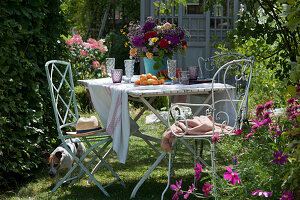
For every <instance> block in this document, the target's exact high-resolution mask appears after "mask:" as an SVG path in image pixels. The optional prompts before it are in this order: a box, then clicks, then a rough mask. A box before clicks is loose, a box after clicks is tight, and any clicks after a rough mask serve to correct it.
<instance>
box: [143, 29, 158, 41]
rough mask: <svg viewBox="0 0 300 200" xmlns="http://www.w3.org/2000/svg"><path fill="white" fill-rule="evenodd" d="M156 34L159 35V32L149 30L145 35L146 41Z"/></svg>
mask: <svg viewBox="0 0 300 200" xmlns="http://www.w3.org/2000/svg"><path fill="white" fill-rule="evenodd" d="M156 36H157V33H156V32H153V31H151V32H148V33H146V34H145V35H144V39H145V40H146V41H148V40H149V38H154V37H156Z"/></svg>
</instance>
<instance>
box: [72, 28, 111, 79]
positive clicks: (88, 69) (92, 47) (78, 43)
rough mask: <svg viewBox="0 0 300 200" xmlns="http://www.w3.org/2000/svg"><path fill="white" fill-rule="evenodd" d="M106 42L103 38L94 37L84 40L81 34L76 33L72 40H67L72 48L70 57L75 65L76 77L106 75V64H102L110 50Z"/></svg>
mask: <svg viewBox="0 0 300 200" xmlns="http://www.w3.org/2000/svg"><path fill="white" fill-rule="evenodd" d="M104 42H105V41H104V40H103V39H101V40H99V41H97V40H95V39H93V38H89V39H88V40H87V41H86V42H83V41H82V37H81V36H80V35H79V34H76V35H74V36H73V37H72V38H71V39H70V40H66V44H67V47H68V49H69V50H70V54H69V58H70V61H71V63H72V64H73V66H74V69H75V74H74V75H75V77H76V78H79V79H85V78H87V77H92V78H94V77H102V76H105V75H106V70H105V66H104V65H101V63H102V62H103V60H104V56H105V53H106V52H107V51H108V49H107V46H105V45H104Z"/></svg>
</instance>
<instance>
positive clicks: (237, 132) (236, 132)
mask: <svg viewBox="0 0 300 200" xmlns="http://www.w3.org/2000/svg"><path fill="white" fill-rule="evenodd" d="M242 132H243V130H242V129H238V130H236V131H234V133H235V134H237V135H240V134H242Z"/></svg>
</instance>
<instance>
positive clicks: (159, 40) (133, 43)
mask: <svg viewBox="0 0 300 200" xmlns="http://www.w3.org/2000/svg"><path fill="white" fill-rule="evenodd" d="M125 29H126V30H125ZM121 32H122V33H123V34H124V35H125V34H126V36H127V38H128V40H129V41H128V42H126V43H125V46H128V45H129V46H130V57H131V58H132V59H135V60H136V61H138V59H139V58H140V57H142V58H145V60H146V59H149V60H152V61H150V62H152V64H153V69H154V70H159V69H161V67H162V66H165V65H166V63H165V62H166V60H167V58H169V59H172V56H173V54H174V53H176V52H177V51H180V52H181V54H182V55H183V54H184V51H185V50H186V48H187V42H186V40H185V38H186V37H188V36H189V33H188V32H187V31H186V30H184V29H183V28H182V27H178V26H176V25H175V24H170V23H169V22H166V21H160V20H159V19H156V18H153V17H148V18H147V20H146V22H145V25H141V24H140V23H139V22H137V23H133V22H131V23H130V24H129V26H125V28H123V29H121ZM147 62H149V61H147V60H146V62H145V63H147ZM145 67H146V66H145ZM146 73H147V69H146Z"/></svg>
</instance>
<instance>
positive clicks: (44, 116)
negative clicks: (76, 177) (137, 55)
mask: <svg viewBox="0 0 300 200" xmlns="http://www.w3.org/2000/svg"><path fill="white" fill-rule="evenodd" d="M60 3H61V1H59V0H51V1H43V0H30V1H28V0H1V3H0V85H1V87H0V102H1V103H0V187H1V188H2V187H7V186H8V185H10V186H13V185H16V184H17V183H18V184H19V183H20V180H21V179H20V177H22V178H26V177H29V176H30V174H29V170H33V169H36V168H37V167H38V166H39V165H40V164H41V163H42V158H41V155H40V153H41V152H42V150H46V149H47V148H48V147H49V145H51V143H52V144H53V142H55V140H52V138H56V129H55V128H54V127H55V126H54V125H55V122H54V118H53V111H52V109H49V108H51V104H50V99H49V96H50V95H49V90H48V83H47V79H46V76H45V71H44V65H45V63H46V61H48V60H52V59H59V58H60V57H59V56H60V55H62V53H63V48H62V43H61V42H60V41H59V37H60V34H62V33H64V31H65V30H66V26H65V22H64V18H63V16H62V15H61V12H60V8H59V6H60Z"/></svg>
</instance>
